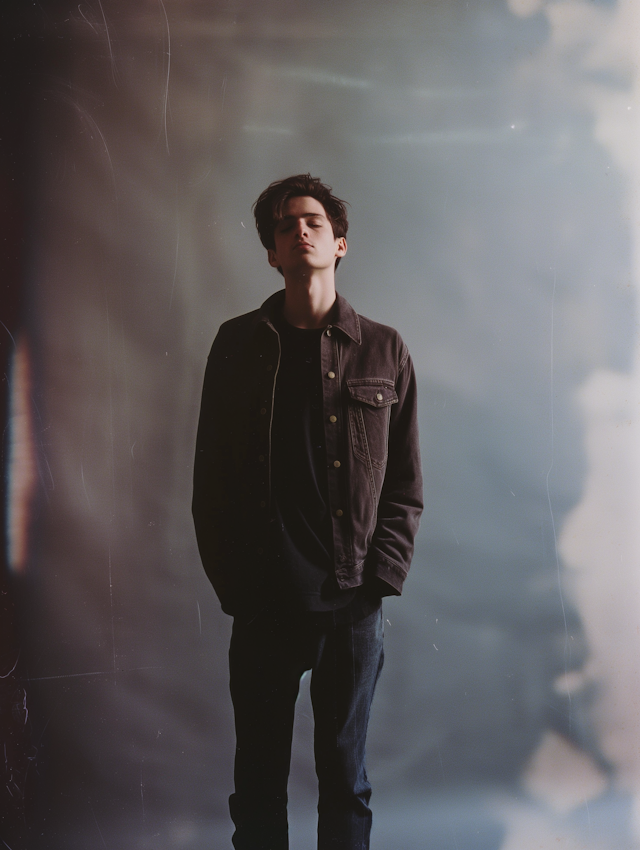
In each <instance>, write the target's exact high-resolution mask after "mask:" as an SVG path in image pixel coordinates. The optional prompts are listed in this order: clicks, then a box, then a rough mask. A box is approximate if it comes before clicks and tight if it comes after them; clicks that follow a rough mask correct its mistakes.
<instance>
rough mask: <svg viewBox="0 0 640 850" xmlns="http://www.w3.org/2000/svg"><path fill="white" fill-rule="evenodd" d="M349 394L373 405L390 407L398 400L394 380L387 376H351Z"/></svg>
mask: <svg viewBox="0 0 640 850" xmlns="http://www.w3.org/2000/svg"><path fill="white" fill-rule="evenodd" d="M347 388H348V390H349V395H350V396H351V398H352V399H353V400H354V401H362V402H364V403H365V404H370V405H371V407H388V406H389V405H390V404H395V403H396V402H397V401H398V396H397V394H396V391H395V387H394V385H393V381H389V380H388V379H387V378H351V380H347Z"/></svg>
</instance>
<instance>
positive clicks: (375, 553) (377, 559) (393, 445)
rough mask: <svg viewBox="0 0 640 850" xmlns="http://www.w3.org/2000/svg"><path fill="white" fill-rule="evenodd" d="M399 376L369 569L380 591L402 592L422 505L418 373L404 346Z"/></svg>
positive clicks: (369, 554) (382, 592)
mask: <svg viewBox="0 0 640 850" xmlns="http://www.w3.org/2000/svg"><path fill="white" fill-rule="evenodd" d="M403 351H404V357H403V360H402V362H401V366H400V374H399V375H398V379H397V381H396V392H397V395H398V402H397V404H394V405H393V407H392V410H391V416H390V422H389V449H388V457H387V468H386V472H385V478H384V483H383V485H382V492H381V494H380V502H379V504H378V514H377V522H376V527H375V531H374V534H373V538H372V540H371V545H370V547H369V550H368V553H367V558H366V571H367V573H368V574H369V576H375V577H376V584H377V586H376V591H377V592H379V593H380V595H382V596H399V595H400V593H401V592H402V585H403V583H404V580H405V578H406V576H407V572H408V570H409V566H410V564H411V558H412V556H413V543H414V538H415V536H416V533H417V531H418V526H419V524H420V515H421V514H422V508H423V493H422V469H421V466H420V444H419V439H418V402H417V387H416V376H415V372H414V369H413V363H412V361H411V357H410V355H409V352H408V351H407V349H406V347H404V346H403Z"/></svg>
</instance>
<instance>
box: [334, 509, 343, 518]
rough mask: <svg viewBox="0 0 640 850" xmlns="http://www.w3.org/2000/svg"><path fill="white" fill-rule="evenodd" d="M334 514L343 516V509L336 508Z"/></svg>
mask: <svg viewBox="0 0 640 850" xmlns="http://www.w3.org/2000/svg"><path fill="white" fill-rule="evenodd" d="M336 516H338V517H340V516H344V511H341V510H340V508H338V510H337V511H336Z"/></svg>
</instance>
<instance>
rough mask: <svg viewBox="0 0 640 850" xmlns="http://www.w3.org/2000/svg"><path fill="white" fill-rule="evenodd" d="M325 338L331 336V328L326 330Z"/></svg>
mask: <svg viewBox="0 0 640 850" xmlns="http://www.w3.org/2000/svg"><path fill="white" fill-rule="evenodd" d="M327 336H331V328H327Z"/></svg>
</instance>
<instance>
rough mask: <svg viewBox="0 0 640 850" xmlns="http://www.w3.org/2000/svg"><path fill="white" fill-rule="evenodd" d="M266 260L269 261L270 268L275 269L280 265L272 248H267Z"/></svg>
mask: <svg viewBox="0 0 640 850" xmlns="http://www.w3.org/2000/svg"><path fill="white" fill-rule="evenodd" d="M267 258H268V260H269V265H270V266H271V267H272V268H274V269H277V268H278V266H279V265H280V260H278V257H277V254H276V252H275V251H274V250H273V248H267Z"/></svg>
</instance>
